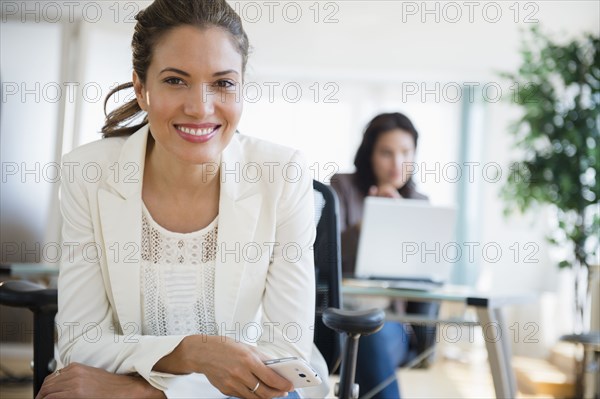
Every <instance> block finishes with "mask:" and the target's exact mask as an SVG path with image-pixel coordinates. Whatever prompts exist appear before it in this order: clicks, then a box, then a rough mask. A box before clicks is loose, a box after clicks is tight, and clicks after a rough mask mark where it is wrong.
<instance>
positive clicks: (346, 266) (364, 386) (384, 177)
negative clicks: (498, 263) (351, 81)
mask: <svg viewBox="0 0 600 399" xmlns="http://www.w3.org/2000/svg"><path fill="white" fill-rule="evenodd" d="M418 138H419V134H418V133H417V130H416V129H415V127H414V126H413V124H412V122H411V121H410V120H409V119H408V118H407V117H406V116H405V115H403V114H401V113H397V112H396V113H386V114H380V115H378V116H376V117H375V118H373V119H372V120H371V122H369V124H368V125H367V128H366V129H365V133H364V135H363V139H362V142H361V144H360V147H359V148H358V151H357V152H356V156H355V158H354V166H355V167H356V171H355V172H354V173H352V174H337V175H335V176H333V177H332V179H331V186H332V187H333V188H334V189H335V190H336V192H337V194H338V198H339V203H340V228H341V232H342V268H343V272H344V274H346V275H352V274H354V267H355V263H356V253H357V248H358V240H359V235H360V226H361V221H362V217H363V208H364V201H365V198H366V197H367V196H369V195H371V196H379V197H388V198H407V199H420V200H424V199H427V197H426V196H424V195H423V194H420V193H418V192H417V191H416V188H415V184H414V182H413V180H412V177H411V174H410V171H411V170H414V168H411V164H412V163H413V162H414V160H415V151H416V148H417V141H418ZM398 228H399V229H402V228H404V229H410V226H398ZM377 305H381V304H380V303H378V304H377ZM383 306H392V307H393V308H394V310H395V311H396V312H399V313H420V314H423V313H424V314H432V313H435V312H437V306H436V305H432V304H428V303H416V302H408V303H404V302H401V301H395V302H393V303H390V302H389V301H386V303H384V304H383ZM434 336H435V329H432V328H426V327H419V326H407V325H404V324H401V323H397V322H389V321H388V322H386V323H385V325H384V327H383V329H381V330H380V331H379V332H378V333H376V334H373V335H369V336H366V337H362V338H361V339H360V342H359V349H358V363H357V370H356V382H357V383H358V384H359V385H360V392H361V395H364V394H366V393H367V392H369V391H371V390H372V389H374V388H375V387H377V386H378V385H379V384H381V383H382V382H384V381H385V380H386V379H388V378H389V377H390V376H392V375H395V373H396V368H398V367H399V366H401V365H402V364H404V363H406V362H407V361H408V360H410V359H411V358H412V357H414V356H415V355H417V354H418V353H420V352H421V351H423V350H424V349H425V348H427V347H429V346H431V345H432V344H433V338H434ZM373 397H374V398H382V399H383V398H388V399H389V398H399V397H400V389H399V386H398V383H397V382H396V381H392V382H391V383H390V384H389V385H387V386H386V387H385V388H383V389H382V390H381V391H380V392H379V393H378V394H376V395H375V396H373Z"/></svg>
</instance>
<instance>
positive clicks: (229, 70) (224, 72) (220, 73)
mask: <svg viewBox="0 0 600 399" xmlns="http://www.w3.org/2000/svg"><path fill="white" fill-rule="evenodd" d="M230 73H235V74H236V75H239V73H238V71H236V70H234V69H228V70H226V71H220V72H215V73H213V76H223V75H228V74H230Z"/></svg>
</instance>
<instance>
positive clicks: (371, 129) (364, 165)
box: [354, 112, 419, 198]
mask: <svg viewBox="0 0 600 399" xmlns="http://www.w3.org/2000/svg"><path fill="white" fill-rule="evenodd" d="M395 129H401V130H403V131H405V132H407V133H409V134H410V135H411V136H412V138H413V140H414V141H415V148H417V141H418V139H419V133H418V132H417V129H415V127H414V126H413V124H412V122H411V121H410V119H408V118H407V117H406V115H404V114H401V113H399V112H393V113H387V114H379V115H377V116H376V117H375V118H373V119H372V120H371V122H369V124H368V125H367V127H366V129H365V133H364V134H363V139H362V142H361V143H360V147H358V150H357V151H356V156H355V157H354V166H355V167H356V172H355V173H354V179H355V181H354V182H355V184H356V185H357V187H358V188H359V190H360V191H361V192H362V193H363V194H364V195H367V194H368V192H369V188H370V187H371V186H376V185H377V179H376V177H375V172H374V171H373V150H374V149H375V143H376V142H377V140H378V139H379V136H381V135H382V134H383V133H385V132H389V131H390V130H395ZM398 193H399V194H400V195H401V196H402V197H404V198H412V197H414V196H415V194H416V190H415V184H414V182H413V180H412V177H411V178H409V179H408V181H407V182H406V184H405V185H404V186H402V187H400V188H399V189H398Z"/></svg>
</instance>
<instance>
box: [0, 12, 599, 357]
mask: <svg viewBox="0 0 600 399" xmlns="http://www.w3.org/2000/svg"><path fill="white" fill-rule="evenodd" d="M0 4H1V18H2V22H1V25H0V33H1V34H0V40H1V42H0V43H1V46H0V56H1V60H0V79H1V81H2V88H1V95H2V102H1V108H0V117H1V120H0V129H1V130H0V140H1V142H0V149H1V158H2V190H1V197H0V198H1V203H0V211H1V241H2V252H1V256H2V258H1V259H0V262H2V263H6V264H8V263H13V262H25V263H45V264H52V263H54V262H56V260H57V256H56V248H55V246H53V245H52V243H56V242H58V240H59V231H60V215H59V213H58V205H57V191H58V185H59V184H58V181H59V177H57V176H58V175H57V173H58V167H57V165H58V163H60V158H61V156H62V154H64V153H66V152H69V151H70V150H71V149H73V148H74V147H77V146H79V145H81V144H84V143H87V142H90V141H94V140H98V139H100V138H101V136H100V133H99V131H100V128H101V126H102V124H103V120H104V111H103V104H104V97H105V96H106V94H107V93H108V91H109V90H110V89H111V88H113V87H115V86H116V85H117V84H119V83H124V82H128V81H130V80H131V72H132V68H131V51H130V42H131V36H132V32H133V27H134V23H135V20H134V16H135V14H136V13H137V12H138V11H139V10H141V9H143V8H144V7H146V6H147V5H148V4H149V2H147V1H110V0H108V1H69V2H66V1H64V2H61V1H58V2H55V1H43V2H40V1H29V0H28V1H4V0H2V1H0ZM230 4H231V5H232V6H233V7H234V8H235V9H236V11H238V13H239V14H240V16H241V17H242V19H243V21H244V25H245V29H246V31H247V33H248V36H249V38H250V42H251V45H252V47H253V51H252V54H251V56H250V59H249V64H248V68H247V76H246V86H245V89H244V93H243V96H244V99H245V105H244V107H245V108H244V114H243V117H242V121H241V123H240V126H239V130H240V131H241V132H242V133H244V134H248V135H253V136H257V137H261V138H264V139H268V140H271V141H274V142H278V143H282V144H286V145H289V146H292V147H296V148H299V149H301V150H302V151H304V153H305V154H306V155H307V157H308V159H309V163H310V165H311V166H310V169H311V172H312V173H313V174H314V176H313V177H314V178H315V179H317V180H320V181H323V182H326V183H327V182H328V181H329V178H330V177H331V176H332V175H333V174H334V173H336V172H351V171H353V158H354V154H355V151H356V149H357V147H358V144H359V143H360V139H361V135H362V133H363V129H364V127H365V125H366V123H367V122H368V121H369V120H370V119H371V118H372V117H373V116H375V115H376V114H378V113H381V112H395V111H398V112H402V113H404V114H406V115H407V116H408V117H409V118H410V119H411V120H412V121H413V123H414V124H415V126H416V128H417V130H418V131H419V133H420V138H419V147H418V150H417V166H418V171H417V173H416V175H415V181H416V183H417V187H418V189H419V191H421V192H423V193H424V194H426V195H428V196H429V198H430V199H431V201H432V202H433V203H435V204H440V205H450V206H453V207H456V208H457V209H458V210H459V213H458V214H459V223H458V226H459V228H458V231H457V239H458V240H461V241H463V242H475V243H477V246H476V247H475V251H474V252H473V258H472V259H466V257H463V259H461V260H460V261H458V262H457V263H456V265H455V270H454V282H455V283H459V284H466V285H470V286H472V287H476V288H478V289H482V290H487V291H498V292H531V293H534V294H535V295H536V298H537V299H536V301H535V303H531V304H528V305H523V306H520V307H515V308H510V309H507V310H508V325H509V326H512V328H513V329H512V330H511V331H512V332H506V333H510V334H513V333H514V332H515V331H517V332H518V331H520V333H521V336H520V337H519V338H518V339H517V337H516V336H515V339H514V342H512V344H513V353H515V354H516V355H521V356H525V357H530V358H537V359H546V358H548V356H549V355H550V354H551V351H552V349H553V348H554V347H555V345H556V343H557V340H558V337H559V336H560V335H562V334H564V333H568V332H571V331H572V330H573V327H574V326H573V317H572V315H573V300H572V298H573V288H572V286H573V284H572V282H573V276H572V273H571V272H570V270H569V269H559V268H558V267H557V264H558V262H559V261H560V260H561V259H562V258H561V256H562V254H561V251H564V250H565V249H564V248H560V247H556V246H550V244H548V242H547V240H546V236H548V235H550V234H551V233H552V231H553V229H554V228H555V225H556V217H555V216H554V211H553V210H552V208H551V207H548V206H538V207H536V208H535V209H534V211H530V212H526V213H519V212H516V213H513V214H511V215H510V216H505V215H504V212H503V211H504V209H505V208H506V201H505V200H504V198H503V196H502V195H501V194H500V193H501V189H502V187H503V185H504V184H505V182H506V179H507V177H508V175H509V172H510V162H511V161H514V160H515V159H517V158H518V157H519V156H520V155H521V153H520V152H519V151H518V150H515V149H514V143H515V137H514V135H513V134H512V133H511V129H510V124H511V123H513V122H515V121H516V120H517V119H518V118H519V117H521V116H522V113H523V111H522V109H521V108H519V107H518V106H515V105H514V104H511V99H513V98H514V97H515V95H516V93H517V92H518V90H519V89H520V86H519V84H520V83H519V82H517V81H515V80H511V79H508V78H502V77H501V75H500V74H501V72H516V71H517V70H518V68H519V67H520V66H521V64H522V63H523V58H522V55H521V53H520V51H519V49H520V46H521V42H522V40H523V38H524V37H526V36H527V33H528V32H529V31H530V29H531V28H533V27H537V28H539V29H540V30H541V31H542V32H543V33H544V34H545V35H547V36H548V37H550V38H552V40H555V41H556V42H558V43H561V42H568V41H571V40H577V39H578V38H582V37H583V36H584V35H585V34H594V35H596V36H597V35H598V32H599V31H600V3H599V2H598V1H566V0H564V1H560V0H559V1H518V2H517V1H497V2H493V1H472V2H439V1H416V2H412V1H354V0H353V1H272V2H262V1H256V2H255V1H231V2H230ZM121 97H123V96H121ZM118 100H119V101H120V102H123V100H124V98H120V99H118ZM115 105H116V103H115V102H114V101H112V100H111V102H109V109H112V108H113V107H114V106H115ZM596 123H597V122H596ZM595 128H596V132H597V124H596V125H595ZM482 248H486V250H487V249H489V248H492V249H493V251H492V249H490V250H489V252H487V251H482ZM498 251H499V252H498ZM596 254H597V252H596ZM596 256H597V255H596ZM595 259H597V258H593V259H592V261H594V260H595ZM596 263H600V262H597V261H596ZM5 320H6V319H5V318H3V319H2V323H3V325H4V323H5ZM527 323H532V324H528V326H532V327H531V329H529V327H527V329H524V326H525V325H527ZM588 323H589V321H588ZM527 334H529V337H530V338H531V339H530V340H527V339H524V338H523V337H524V336H527ZM517 335H518V334H517ZM465 339H466V338H465ZM458 347H459V349H460V350H467V349H466V348H467V347H468V345H465V346H464V347H462V346H460V343H459V345H458ZM453 351H454V352H453ZM459 352H460V351H459ZM452 353H456V349H453V350H451V349H449V350H448V356H450V357H451V355H452ZM461 353H462V352H461ZM461 353H459V354H458V355H456V356H457V357H459V358H460V356H461Z"/></svg>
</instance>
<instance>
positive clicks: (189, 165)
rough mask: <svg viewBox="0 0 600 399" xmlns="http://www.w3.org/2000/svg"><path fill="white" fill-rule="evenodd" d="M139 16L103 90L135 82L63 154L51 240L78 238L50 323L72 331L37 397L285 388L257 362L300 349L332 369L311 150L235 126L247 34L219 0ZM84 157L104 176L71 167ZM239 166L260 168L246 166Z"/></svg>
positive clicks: (160, 7)
mask: <svg viewBox="0 0 600 399" xmlns="http://www.w3.org/2000/svg"><path fill="white" fill-rule="evenodd" d="M137 21H138V22H137V24H136V27H135V33H134V37H133V42H132V47H133V69H134V71H133V81H132V82H131V83H127V84H124V85H121V86H119V87H118V88H116V89H115V90H114V91H113V92H112V93H111V94H110V95H112V94H114V93H116V92H118V91H119V90H122V89H126V88H131V87H133V88H134V90H135V94H136V98H135V100H133V101H131V102H130V103H127V104H125V105H124V106H122V107H121V108H118V109H116V110H115V111H113V112H111V113H110V114H109V115H108V116H107V120H106V124H105V126H104V127H103V129H102V132H103V133H104V139H102V140H99V141H96V142H93V143H90V144H87V145H84V146H82V147H79V148H77V149H75V150H74V151H72V152H71V153H69V154H67V155H65V156H64V158H63V162H64V163H65V164H66V163H69V165H70V166H72V167H70V168H69V173H67V174H69V176H64V178H63V179H62V185H61V212H62V215H63V218H64V223H63V231H62V240H63V242H65V243H67V242H69V243H73V242H74V243H77V244H79V245H77V246H76V248H78V249H75V250H74V251H71V252H70V253H69V256H65V257H64V258H62V259H61V261H60V277H59V281H58V286H59V298H58V302H59V311H58V314H57V320H56V321H57V323H58V326H59V328H60V330H63V331H64V328H68V329H69V331H70V333H69V334H63V335H61V336H60V337H59V340H58V354H59V356H58V359H57V361H58V364H59V369H58V371H57V372H56V373H54V374H52V375H50V376H49V377H48V378H47V379H46V381H45V382H44V385H43V386H42V389H41V390H40V392H39V395H38V397H39V398H44V397H55V396H67V397H81V398H86V397H117V396H123V397H128V398H131V397H191V396H193V397H196V398H197V397H210V398H215V397H229V396H235V397H244V398H246V397H248V398H274V397H281V396H287V394H288V392H290V391H293V389H294V387H293V386H292V384H291V383H290V382H289V381H287V380H286V379H285V378H283V377H281V376H279V375H278V374H277V373H275V372H274V371H272V370H271V369H270V368H268V367H267V366H265V365H264V364H263V361H265V360H268V359H272V358H280V357H289V356H294V357H299V358H303V359H304V360H306V361H308V362H311V363H312V365H313V367H314V368H315V369H317V370H318V371H319V372H320V373H321V374H323V375H327V370H326V366H325V363H324V361H323V359H322V357H321V356H320V354H319V352H318V350H317V349H316V347H314V345H313V343H312V341H313V333H312V331H313V329H312V324H313V322H314V317H315V315H314V309H315V303H314V298H315V282H314V264H313V254H312V245H313V241H314V238H315V228H314V214H313V213H314V210H313V209H314V208H313V194H312V184H311V182H312V181H311V179H310V174H309V173H307V166H306V161H305V160H304V158H303V157H302V156H301V155H300V154H299V153H298V152H297V151H295V150H292V149H290V148H286V147H282V146H278V145H275V144H271V143H268V142H265V141H262V140H258V139H255V138H252V137H248V136H243V135H239V134H234V133H235V132H236V128H237V125H238V122H239V120H240V117H241V114H242V102H241V100H240V98H239V96H237V95H236V93H237V92H238V90H239V87H240V85H241V84H242V82H243V76H244V70H245V65H246V61H247V55H248V39H247V37H246V34H245V33H244V31H243V29H242V26H241V21H240V19H239V17H238V16H237V15H236V14H235V12H234V11H233V10H232V9H231V8H230V7H229V5H227V3H226V2H225V0H214V1H205V0H202V1H201V0H192V1H190V0H169V1H167V0H156V1H155V2H154V3H152V4H151V5H150V6H149V7H148V8H147V9H145V10H143V11H141V12H140V13H139V14H138V16H137ZM110 95H109V97H110ZM138 118H143V119H142V122H141V123H140V124H138V125H135V126H129V125H128V123H130V122H132V121H134V120H138ZM87 163H94V164H96V165H99V167H100V171H101V173H99V176H100V178H98V179H94V180H93V181H91V180H90V179H86V178H85V174H82V173H81V170H77V168H78V167H83V168H85V165H86V164H87ZM250 164H251V165H269V170H268V171H263V172H264V173H259V174H258V176H265V177H266V176H268V177H269V178H265V179H261V178H259V179H252V180H251V181H248V179H244V176H241V175H240V174H239V171H240V170H242V169H243V166H244V165H250ZM289 165H294V166H295V168H299V169H297V170H299V171H300V172H299V173H297V175H296V176H295V177H294V178H293V179H292V178H290V177H289V176H288V175H287V174H285V173H280V172H281V171H283V170H287V169H288V168H287V166H289ZM273 168H281V170H279V171H273ZM236 171H237V173H236ZM132 172H133V173H132ZM273 172H276V173H273ZM273 177H274V178H273ZM269 243H271V244H275V245H267V246H266V248H265V246H264V244H269ZM289 246H294V249H295V253H296V255H294V256H293V257H290V254H289V251H287V250H286V249H289ZM248 247H252V248H254V249H256V248H257V247H259V248H265V250H260V251H258V252H257V253H252V254H251V255H252V256H250V255H249V254H248V251H247V248H248ZM254 252H256V251H254ZM75 321H76V322H75ZM74 322H75V323H74ZM79 326H81V328H79ZM73 327H74V328H73ZM290 327H293V329H291V328H290ZM91 330H93V334H92V333H90V331H91ZM290 330H294V332H293V333H292V332H290ZM320 388H321V390H320V391H314V390H313V391H312V392H311V396H324V395H325V394H326V393H327V392H328V387H327V386H326V383H325V384H323V386H322V387H320ZM300 391H301V390H300V389H299V390H297V391H293V393H292V394H291V395H290V396H288V397H298V395H299V394H301V392H300Z"/></svg>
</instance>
